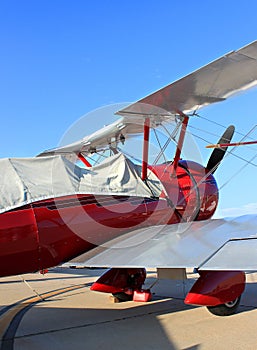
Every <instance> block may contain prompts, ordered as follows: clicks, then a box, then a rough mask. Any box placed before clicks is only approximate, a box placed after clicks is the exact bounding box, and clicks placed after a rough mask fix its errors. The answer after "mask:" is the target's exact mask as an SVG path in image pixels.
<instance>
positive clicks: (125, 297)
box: [112, 292, 133, 302]
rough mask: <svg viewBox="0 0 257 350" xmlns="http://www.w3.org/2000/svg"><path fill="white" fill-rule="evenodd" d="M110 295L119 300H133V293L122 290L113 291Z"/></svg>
mask: <svg viewBox="0 0 257 350" xmlns="http://www.w3.org/2000/svg"><path fill="white" fill-rule="evenodd" d="M112 295H113V296H114V298H117V299H118V300H119V302H123V301H131V300H133V294H131V295H130V294H126V293H124V292H120V293H113V294H112Z"/></svg>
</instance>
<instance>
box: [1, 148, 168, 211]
mask: <svg viewBox="0 0 257 350" xmlns="http://www.w3.org/2000/svg"><path fill="white" fill-rule="evenodd" d="M0 173H1V174H0V178H1V183H0V213H3V212H5V211H8V210H11V209H14V208H17V207H20V206H22V205H25V204H29V203H32V202H35V201H39V200H43V199H47V198H55V197H61V196H65V195H72V194H94V195H98V194H101V195H105V194H106V195H112V194H113V195H127V196H139V197H153V196H155V197H158V196H159V195H160V192H161V190H162V189H161V185H160V181H159V180H158V178H157V177H156V176H155V175H154V174H153V173H149V181H148V185H149V187H148V186H147V185H146V184H145V183H144V182H143V181H142V180H141V178H140V167H139V166H137V165H135V164H134V163H133V162H131V161H130V160H129V159H128V158H127V157H125V156H124V155H123V154H121V153H119V154H117V155H115V156H112V157H109V158H107V159H106V160H105V161H104V162H102V163H101V164H99V165H97V166H94V167H92V168H86V169H84V168H80V167H78V166H77V165H75V164H73V163H71V162H70V161H69V160H67V159H66V158H64V157H62V156H50V157H40V158H25V159H18V158H6V159H1V160H0Z"/></svg>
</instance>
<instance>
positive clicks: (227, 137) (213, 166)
mask: <svg viewBox="0 0 257 350" xmlns="http://www.w3.org/2000/svg"><path fill="white" fill-rule="evenodd" d="M234 132H235V127H234V125H230V126H229V127H228V128H227V129H226V130H225V132H224V134H223V135H222V136H221V138H220V139H219V141H218V144H223V143H227V144H229V143H230V141H231V139H232V137H233V135H234ZM227 148H228V146H226V147H222V148H215V149H214V150H213V152H212V154H211V156H210V158H209V161H208V164H207V166H206V168H207V169H208V170H209V171H210V172H211V173H212V174H214V172H215V171H216V170H217V168H218V166H219V165H220V162H221V161H222V159H223V157H224V155H225V153H226V150H227Z"/></svg>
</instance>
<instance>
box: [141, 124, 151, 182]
mask: <svg viewBox="0 0 257 350" xmlns="http://www.w3.org/2000/svg"><path fill="white" fill-rule="evenodd" d="M149 134H150V119H149V118H146V119H145V123H144V144H143V160H142V180H143V181H144V180H146V177H147V165H148V150H149Z"/></svg>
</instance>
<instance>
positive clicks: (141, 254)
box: [71, 215, 257, 271]
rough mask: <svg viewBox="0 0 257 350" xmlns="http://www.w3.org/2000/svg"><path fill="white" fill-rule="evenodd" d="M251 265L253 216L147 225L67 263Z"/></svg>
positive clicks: (255, 261)
mask: <svg viewBox="0 0 257 350" xmlns="http://www.w3.org/2000/svg"><path fill="white" fill-rule="evenodd" d="M74 263H76V264H78V265H79V264H83V265H84V266H98V267H102V266H104V267H138V266H142V267H167V268H199V269H202V270H204V269H205V270H244V271H247V270H256V266H257V216H256V215H247V216H242V217H239V218H236V219H216V220H215V219H214V220H207V221H202V222H192V223H184V224H174V225H165V226H153V227H149V228H145V229H140V230H136V231H133V232H130V233H128V234H127V235H123V236H121V237H120V238H118V239H115V240H113V241H109V242H107V243H106V244H104V245H103V246H102V247H98V248H95V249H93V250H92V251H90V252H88V253H85V254H82V255H81V256H80V257H78V258H76V259H74V260H72V261H71V264H73V265H74Z"/></svg>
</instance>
